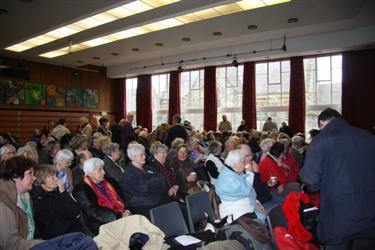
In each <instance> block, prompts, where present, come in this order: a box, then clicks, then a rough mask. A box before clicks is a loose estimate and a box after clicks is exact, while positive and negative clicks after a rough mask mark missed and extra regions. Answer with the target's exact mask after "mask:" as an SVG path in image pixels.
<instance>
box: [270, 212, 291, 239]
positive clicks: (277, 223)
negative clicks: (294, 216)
mask: <svg viewBox="0 0 375 250" xmlns="http://www.w3.org/2000/svg"><path fill="white" fill-rule="evenodd" d="M266 220H267V226H268V230H269V231H270V235H271V238H272V241H273V242H274V243H276V240H275V235H274V234H273V230H272V229H273V228H274V227H285V228H288V221H287V220H286V217H285V215H284V211H283V209H282V205H277V206H275V207H273V208H272V209H271V210H270V211H269V212H268V214H267V219H266Z"/></svg>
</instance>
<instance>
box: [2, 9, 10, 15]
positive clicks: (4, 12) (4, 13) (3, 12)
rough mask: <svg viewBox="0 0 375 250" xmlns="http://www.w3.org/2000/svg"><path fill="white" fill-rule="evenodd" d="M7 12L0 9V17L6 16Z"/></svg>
mask: <svg viewBox="0 0 375 250" xmlns="http://www.w3.org/2000/svg"><path fill="white" fill-rule="evenodd" d="M8 14H9V11H8V10H6V9H0V15H8Z"/></svg>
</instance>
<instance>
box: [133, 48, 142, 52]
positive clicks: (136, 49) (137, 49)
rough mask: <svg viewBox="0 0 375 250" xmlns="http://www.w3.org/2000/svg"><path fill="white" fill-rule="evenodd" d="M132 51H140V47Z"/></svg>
mask: <svg viewBox="0 0 375 250" xmlns="http://www.w3.org/2000/svg"><path fill="white" fill-rule="evenodd" d="M132 51H140V49H139V48H132Z"/></svg>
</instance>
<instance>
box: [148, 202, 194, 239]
mask: <svg viewBox="0 0 375 250" xmlns="http://www.w3.org/2000/svg"><path fill="white" fill-rule="evenodd" d="M150 218H151V223H152V224H154V225H155V226H157V227H159V228H160V229H161V230H162V231H163V232H164V234H165V238H171V237H176V236H180V235H185V234H187V233H188V228H187V226H186V223H185V220H184V217H183V215H182V212H181V209H180V207H179V205H178V204H177V202H175V201H174V202H170V203H168V204H165V205H162V206H159V207H155V208H153V209H151V210H150Z"/></svg>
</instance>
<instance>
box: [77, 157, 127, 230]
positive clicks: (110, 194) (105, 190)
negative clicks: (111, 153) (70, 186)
mask: <svg viewBox="0 0 375 250" xmlns="http://www.w3.org/2000/svg"><path fill="white" fill-rule="evenodd" d="M83 171H84V172H85V178H84V179H83V182H81V183H80V184H78V186H76V188H75V190H74V196H75V198H76V199H77V201H78V204H79V205H80V207H81V209H82V212H83V219H84V221H85V224H86V225H87V226H88V228H89V229H90V231H91V233H93V234H94V235H97V234H98V232H99V227H100V226H101V225H102V224H105V223H108V222H111V221H114V220H117V219H119V218H121V217H125V216H128V215H129V214H130V211H128V210H125V204H124V202H123V200H122V198H121V197H120V195H119V194H120V189H119V187H118V186H117V185H116V182H110V180H107V179H105V178H104V174H105V172H104V162H103V160H101V159H99V158H91V159H89V160H87V161H85V163H84V164H83Z"/></svg>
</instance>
